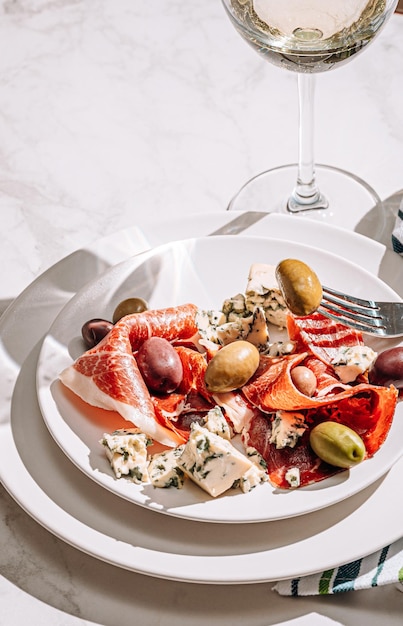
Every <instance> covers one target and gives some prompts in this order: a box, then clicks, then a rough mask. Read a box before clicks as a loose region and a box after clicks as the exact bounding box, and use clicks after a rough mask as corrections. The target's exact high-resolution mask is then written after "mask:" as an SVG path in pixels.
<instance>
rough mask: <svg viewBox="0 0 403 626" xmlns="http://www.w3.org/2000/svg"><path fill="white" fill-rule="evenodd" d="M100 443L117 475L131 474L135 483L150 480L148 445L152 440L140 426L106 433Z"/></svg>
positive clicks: (118, 476) (119, 476)
mask: <svg viewBox="0 0 403 626" xmlns="http://www.w3.org/2000/svg"><path fill="white" fill-rule="evenodd" d="M100 443H101V444H102V445H103V446H104V448H105V453H106V456H107V458H108V460H109V462H110V464H111V467H112V469H113V471H114V472H115V476H116V477H117V478H121V476H122V475H125V476H131V478H132V480H133V482H134V483H137V484H140V483H144V482H149V480H150V479H149V475H148V462H147V446H149V445H150V444H151V443H152V440H151V439H150V438H149V437H148V436H147V435H145V434H144V433H143V432H141V431H140V430H139V429H138V428H122V429H120V430H115V431H114V432H113V433H112V434H110V435H109V434H107V433H105V434H104V436H103V438H102V439H101V441H100Z"/></svg>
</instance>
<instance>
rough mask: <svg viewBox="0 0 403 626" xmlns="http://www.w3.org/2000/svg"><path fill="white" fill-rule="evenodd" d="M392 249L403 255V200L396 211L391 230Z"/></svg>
mask: <svg viewBox="0 0 403 626" xmlns="http://www.w3.org/2000/svg"><path fill="white" fill-rule="evenodd" d="M392 246H393V250H394V251H395V252H397V253H398V254H401V255H402V256H403V200H402V202H401V204H400V208H399V210H398V212H397V216H396V222H395V227H394V229H393V232H392Z"/></svg>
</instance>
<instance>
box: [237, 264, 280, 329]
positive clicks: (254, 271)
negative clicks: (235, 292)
mask: <svg viewBox="0 0 403 626" xmlns="http://www.w3.org/2000/svg"><path fill="white" fill-rule="evenodd" d="M275 270H276V268H275V267H274V265H266V264H265V263H253V265H252V266H251V267H250V270H249V276H248V282H247V285H246V290H245V306H246V308H247V309H248V310H249V311H254V310H255V308H256V307H261V308H262V309H263V310H264V312H265V316H266V319H267V321H268V322H270V323H271V324H274V325H275V326H279V327H280V328H284V327H285V326H286V319H287V313H288V309H287V306H286V303H285V301H284V298H283V296H282V294H281V291H280V289H279V286H278V283H277V279H276V275H275Z"/></svg>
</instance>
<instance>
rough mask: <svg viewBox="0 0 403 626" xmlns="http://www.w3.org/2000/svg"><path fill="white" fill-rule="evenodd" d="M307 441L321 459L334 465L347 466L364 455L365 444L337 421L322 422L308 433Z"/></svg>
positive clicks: (353, 463)
mask: <svg viewBox="0 0 403 626" xmlns="http://www.w3.org/2000/svg"><path fill="white" fill-rule="evenodd" d="M309 442H310V444H311V447H312V449H313V451H314V452H315V454H317V455H318V457H319V458H320V459H322V461H325V462H326V463H329V464H330V465H335V466H336V467H342V468H346V469H347V468H349V467H352V466H353V465H357V463H360V462H361V461H362V460H363V459H364V458H365V455H366V450H365V444H364V442H363V440H362V439H361V437H360V436H359V435H357V433H356V432H355V431H354V430H352V429H351V428H349V427H348V426H345V425H344V424H339V423H338V422H322V423H321V424H318V425H317V426H315V427H314V428H313V429H312V430H311V433H310V438H309Z"/></svg>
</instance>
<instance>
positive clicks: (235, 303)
mask: <svg viewBox="0 0 403 626" xmlns="http://www.w3.org/2000/svg"><path fill="white" fill-rule="evenodd" d="M222 312H223V313H224V315H225V319H226V320H227V322H233V321H235V320H237V319H238V318H239V317H242V316H246V317H248V316H249V314H250V311H248V309H247V308H246V304H245V296H244V294H243V293H238V294H237V295H236V296H233V297H232V298H227V299H226V300H224V302H223V305H222Z"/></svg>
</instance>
